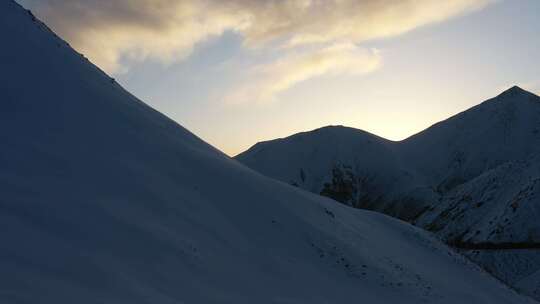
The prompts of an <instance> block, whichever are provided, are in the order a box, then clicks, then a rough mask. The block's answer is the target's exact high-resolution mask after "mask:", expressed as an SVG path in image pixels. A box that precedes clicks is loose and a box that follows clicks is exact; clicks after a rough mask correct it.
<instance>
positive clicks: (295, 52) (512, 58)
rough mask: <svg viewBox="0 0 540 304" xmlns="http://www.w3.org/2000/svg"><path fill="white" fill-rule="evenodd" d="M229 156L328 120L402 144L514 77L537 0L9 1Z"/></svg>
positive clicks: (535, 32)
mask: <svg viewBox="0 0 540 304" xmlns="http://www.w3.org/2000/svg"><path fill="white" fill-rule="evenodd" d="M18 2H19V3H20V4H22V5H23V6H25V7H26V8H29V9H31V10H32V11H33V12H34V13H35V14H36V15H37V16H38V17H39V18H40V19H42V20H43V21H45V23H47V24H48V25H49V26H50V27H51V28H52V29H53V30H54V31H55V32H57V33H58V34H59V35H61V36H62V37H63V38H64V39H66V40H67V41H68V42H69V43H70V44H71V45H72V46H73V47H74V48H75V49H76V50H78V51H79V52H81V53H83V54H84V55H85V56H87V57H88V58H90V60H91V61H92V62H93V63H95V64H96V65H98V66H99V67H100V68H102V69H103V70H105V71H106V72H107V73H109V74H111V75H112V76H113V77H115V79H116V80H117V81H118V82H119V83H121V84H122V85H123V86H124V87H125V88H126V89H127V90H129V91H130V92H132V93H133V94H134V95H136V96H137V97H139V98H140V99H142V100H143V101H144V102H146V103H147V104H149V105H151V106H152V107H154V108H156V109H157V110H159V111H161V112H162V113H164V114H165V115H167V116H168V117H170V118H172V119H173V120H175V121H177V122H178V123H179V124H181V125H182V126H184V127H186V128H187V129H189V130H190V131H192V132H193V133H195V134H196V135H198V136H200V137H201V138H202V139H204V140H206V141H207V142H209V143H210V144H212V145H214V146H216V147H217V148H219V149H221V150H222V151H224V152H225V153H227V154H229V155H231V156H233V155H235V154H237V153H240V152H242V151H244V150H246V149H247V148H249V147H250V146H252V145H253V144H255V143H256V142H259V141H264V140H271V139H275V138H279V137H285V136H289V135H292V134H294V133H297V132H301V131H308V130H312V129H316V128H319V127H322V126H326V125H346V126H350V127H355V128H359V129H363V130H366V131H368V132H371V133H374V134H376V135H379V136H382V137H385V138H388V139H391V140H401V139H404V138H406V137H408V136H410V135H413V134H414V133H416V132H419V131H421V130H423V129H425V128H427V127H429V126H430V125H432V124H434V123H436V122H438V121H440V120H443V119H446V118H448V117H449V116H451V115H454V114H456V113H459V112H461V111H463V110H466V109H467V108H469V107H471V106H474V105H476V104H478V103H480V102H482V101H483V100H485V99H488V98H490V97H493V96H495V95H497V94H499V93H500V92H501V91H503V90H505V89H507V88H509V87H511V86H513V85H519V86H521V87H523V88H524V89H527V90H530V91H532V92H535V93H537V94H539V93H540V73H538V71H540V60H539V58H538V57H539V54H540V1H538V0H448V1H440V0H264V1H263V0H227V1H223V0H115V1H110V0H18Z"/></svg>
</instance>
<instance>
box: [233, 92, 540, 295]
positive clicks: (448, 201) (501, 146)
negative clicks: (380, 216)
mask: <svg viewBox="0 0 540 304" xmlns="http://www.w3.org/2000/svg"><path fill="white" fill-rule="evenodd" d="M327 129H328V130H332V134H331V135H329V136H326V137H322V136H320V133H322V132H323V131H325V130H327ZM300 139H301V140H300ZM375 139H376V140H375ZM368 141H369V142H375V143H376V145H368V144H367V142H368ZM342 151H346V153H343V152H342ZM236 159H237V160H239V161H241V162H242V163H244V164H245V165H247V166H248V167H250V168H252V169H255V170H257V171H259V172H261V173H263V174H265V175H268V176H270V177H273V178H277V179H280V180H282V181H284V182H288V183H292V184H294V185H297V186H299V187H301V188H304V189H306V190H309V191H312V192H315V193H319V194H322V195H324V196H329V197H331V198H334V199H336V200H338V201H341V202H343V203H346V204H349V205H352V206H355V207H359V208H367V209H372V210H376V211H380V212H383V213H386V214H389V215H392V216H395V217H398V218H401V219H404V220H407V221H410V222H412V223H414V224H415V225H418V226H420V227H422V228H425V229H427V230H429V231H432V232H435V233H436V234H437V235H438V236H439V237H440V238H442V239H443V240H444V241H446V242H448V243H449V244H451V245H453V246H455V247H458V248H461V249H463V252H464V253H465V254H466V255H467V256H468V257H469V258H471V259H472V260H473V261H475V262H477V263H478V264H479V265H481V266H482V267H484V268H485V269H486V270H488V271H489V272H491V273H493V274H495V275H496V276H497V277H498V278H500V279H501V280H503V281H505V282H507V283H508V284H510V285H512V286H516V287H518V288H520V290H524V291H525V292H528V293H530V294H534V295H536V296H537V297H538V299H540V292H538V291H537V290H540V281H536V282H531V281H530V280H534V278H537V277H540V276H530V275H531V274H532V273H533V272H535V271H538V270H540V222H539V221H538V220H537V219H538V218H539V217H540V205H539V204H540V97H538V96H536V95H534V94H532V93H529V92H526V91H524V90H522V89H520V88H518V87H513V88H511V89H509V90H507V91H505V92H503V93H502V94H500V95H499V96H497V97H495V98H493V99H490V100H488V101H485V102H483V103H481V104H480V105H478V106H476V107H473V108H471V109H469V110H467V111H465V112H462V113H460V114H458V115H456V116H454V117H451V118H449V119H447V120H445V121H443V122H440V123H438V124H436V125H434V126H432V127H430V128H428V129H427V130H425V131H423V132H421V133H419V134H416V135H414V136H412V137H410V138H408V139H406V140H404V141H401V142H389V141H386V140H385V139H382V138H379V137H376V136H374V135H371V134H367V133H365V132H363V131H360V130H355V129H351V128H344V127H331V128H322V129H319V130H315V131H312V132H306V133H301V134H298V135H293V136H291V137H288V138H285V139H280V140H276V141H269V142H265V143H263V144H258V145H255V146H254V147H253V148H251V149H249V150H248V151H246V152H244V153H242V154H240V155H238V156H237V157H236ZM336 167H337V168H347V170H345V174H344V173H342V172H340V171H338V173H339V174H336V169H335V168H336ZM299 170H301V171H302V172H308V173H309V174H306V176H308V177H309V178H310V179H311V180H316V181H319V182H318V183H316V184H315V185H313V184H308V185H306V184H305V183H301V182H298V174H296V177H295V175H294V174H295V172H298V171H299ZM342 171H344V170H342ZM336 176H337V178H336ZM341 176H346V177H347V178H346V179H345V180H346V182H343V180H344V178H341ZM336 180H337V181H338V182H336ZM366 180H367V181H368V182H369V183H366V182H365V181H366ZM327 185H331V186H333V188H332V189H333V190H334V192H329V191H326V190H325V188H327ZM344 185H345V186H344ZM366 185H367V186H366ZM349 193H353V194H354V200H352V202H351V200H345V199H343V197H348V195H349ZM473 249H474V250H473ZM497 250H499V251H501V250H504V252H497ZM523 265H527V266H526V267H524V266H523ZM528 276H529V279H527V282H524V281H523V280H525V278H526V277H528ZM518 282H519V283H518ZM531 286H534V288H532V287H531ZM535 290H536V291H535Z"/></svg>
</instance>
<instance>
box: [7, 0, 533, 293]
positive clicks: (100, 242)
mask: <svg viewBox="0 0 540 304" xmlns="http://www.w3.org/2000/svg"><path fill="white" fill-rule="evenodd" d="M0 33H1V36H2V37H3V40H4V41H5V44H4V45H3V47H2V48H0V66H1V67H2V69H1V70H0V105H1V111H0V139H1V141H2V149H0V168H2V169H1V170H0V193H1V194H2V195H1V197H0V228H1V229H0V240H1V242H0V269H2V271H1V272H0V286H1V288H0V302H1V303H45V304H48V303H54V304H56V303H115V304H116V303H152V304H155V303H158V304H160V303H351V302H357V301H360V302H363V303H397V302H399V303H420V302H427V303H528V302H530V300H528V299H526V298H523V297H521V296H518V295H517V294H515V293H514V292H513V291H511V290H509V289H507V288H506V287H504V286H503V285H502V284H500V283H499V282H498V281H496V280H495V279H493V278H492V277H490V276H489V275H487V274H486V273H484V272H482V271H480V270H478V269H477V268H475V266H472V264H470V263H468V262H467V261H465V260H463V259H462V258H461V257H460V256H459V255H456V254H454V253H453V252H452V251H449V249H448V248H447V247H446V246H444V245H442V244H441V243H439V242H438V241H436V240H434V239H433V238H431V237H430V236H429V235H427V234H426V233H425V232H422V231H420V230H419V229H417V228H414V227H412V226H409V225H407V224H404V223H402V222H399V221H397V220H394V219H391V218H388V217H386V216H384V215H380V214H376V213H371V212H368V211H360V210H353V209H350V208H348V207H346V206H342V205H338V204H335V203H333V202H332V201H330V200H327V199H324V198H321V197H318V196H315V195H312V194H309V193H307V192H304V191H301V190H299V189H296V188H294V187H290V186H287V185H283V184H282V183H280V182H277V181H273V180H270V179H268V178H266V177H263V176H261V175H259V174H257V173H255V172H253V171H251V170H249V169H247V168H245V167H244V166H242V165H240V164H239V163H238V162H236V161H234V160H232V159H230V158H228V157H226V156H225V155H224V154H222V153H221V152H219V151H217V150H216V149H214V148H212V147H210V146H209V145H207V144H206V143H204V142H202V141H201V140H199V139H198V138H197V137H196V136H194V135H193V134H191V133H190V132H189V131H187V130H185V129H183V128H182V127H180V126H178V125H177V124H175V123H174V122H172V121H171V120H169V119H167V118H166V117H164V116H163V115H161V114H159V113H157V112H156V111H154V110H152V109H150V108H149V107H148V106H146V105H145V104H143V103H142V102H140V101H139V100H137V99H136V98H135V97H133V96H131V95H130V94H129V93H127V92H126V91H124V90H123V89H122V88H121V87H119V86H118V85H117V84H116V83H115V82H114V80H112V79H111V78H109V77H107V76H106V75H105V74H103V73H102V72H101V71H100V70H98V69H97V68H96V67H95V66H93V65H92V64H90V63H89V62H87V61H86V60H85V59H84V58H83V57H82V56H80V55H79V54H76V53H75V52H73V51H72V50H71V49H70V48H69V47H68V46H67V45H66V44H65V43H64V42H63V41H62V40H60V39H58V38H56V37H54V35H53V34H52V33H51V32H50V31H49V30H48V29H47V28H46V27H45V26H44V25H43V24H41V23H39V21H37V20H35V18H34V17H33V16H32V15H30V14H29V13H28V12H26V11H24V10H23V9H21V8H20V7H19V6H18V5H17V4H15V3H14V2H12V1H1V2H0Z"/></svg>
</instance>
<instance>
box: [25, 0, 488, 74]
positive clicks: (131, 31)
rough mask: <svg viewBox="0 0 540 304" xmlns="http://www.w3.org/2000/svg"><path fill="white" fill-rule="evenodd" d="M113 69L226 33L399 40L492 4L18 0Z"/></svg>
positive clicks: (176, 54)
mask: <svg viewBox="0 0 540 304" xmlns="http://www.w3.org/2000/svg"><path fill="white" fill-rule="evenodd" d="M20 1H21V2H22V3H23V4H24V5H26V6H29V7H31V8H32V9H34V10H36V11H37V13H38V14H39V15H40V16H41V17H42V18H44V19H45V20H46V21H47V23H49V24H50V25H52V27H53V28H54V29H55V30H57V31H58V32H59V33H60V34H61V35H62V36H64V37H66V38H67V39H68V40H69V41H70V42H71V43H72V44H73V45H74V46H75V47H76V48H77V49H79V50H80V51H81V52H83V53H85V54H86V55H87V56H89V57H90V58H91V59H92V60H93V61H94V62H96V63H97V64H98V65H100V66H101V67H103V68H104V69H106V70H107V71H109V72H116V71H118V70H120V69H121V68H122V66H121V65H120V59H121V58H122V57H123V56H127V57H129V58H131V59H134V60H144V59H146V58H155V59H159V60H162V61H164V62H173V61H176V60H181V59H183V58H185V57H186V56H187V55H189V54H190V53H191V51H192V49H193V46H194V45H195V44H197V43H199V42H202V41H204V40H206V39H209V38H210V37H213V36H217V35H221V34H222V33H224V32H225V31H235V32H237V33H239V34H240V35H242V36H243V37H244V41H245V45H246V46H250V47H257V46H261V45H265V44H267V43H269V42H273V43H277V44H278V45H282V46H283V45H289V46H296V45H303V44H313V43H321V44H325V45H327V44H328V43H332V42H335V41H352V42H355V43H359V42H362V41H365V40H369V39H374V38H381V37H388V36H393V35H398V34H401V33H404V32H407V31H409V30H412V29H414V28H417V27H419V26H422V25H425V24H429V23H433V22H439V21H443V20H445V19H448V18H450V17H453V16H456V15H459V14H463V13H466V12H469V11H472V10H475V9H479V8H481V7H483V6H485V5H486V4H488V3H490V2H492V0H451V1H439V0H386V1H381V0H288V1H287V0H228V1H221V0H115V1H110V0H20Z"/></svg>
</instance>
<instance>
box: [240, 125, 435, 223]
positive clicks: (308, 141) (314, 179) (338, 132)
mask: <svg viewBox="0 0 540 304" xmlns="http://www.w3.org/2000/svg"><path fill="white" fill-rule="evenodd" d="M397 148H398V147H397V144H396V143H395V142H391V141H388V140H386V139H383V138H380V137H377V136H375V135H373V134H370V133H367V132H364V131H360V130H357V129H353V128H347V127H342V126H329V127H324V128H321V129H317V130H314V131H311V132H304V133H299V134H296V135H293V136H290V137H287V138H284V139H277V140H272V141H267V142H262V143H258V144H256V145H255V146H253V147H252V148H251V149H249V150H248V151H246V152H244V153H242V154H240V155H238V156H236V157H235V158H236V159H237V160H238V161H240V162H242V163H243V164H245V165H247V166H248V167H250V168H252V169H255V170H256V171H258V172H261V173H263V174H265V175H267V176H271V177H273V178H276V179H278V180H281V181H284V182H287V183H289V184H291V185H294V186H297V187H300V188H302V189H305V190H308V191H311V192H315V193H319V194H322V195H324V196H328V197H331V198H333V199H335V200H337V201H340V202H342V203H344V204H347V205H350V206H353V207H357V208H364V209H384V210H388V211H392V213H394V214H397V215H402V216H403V217H408V216H414V215H415V214H417V213H418V211H419V210H421V208H411V205H412V204H406V203H405V205H407V207H406V208H401V209H399V210H398V209H396V207H397V206H399V204H396V201H395V200H396V199H402V200H403V201H405V199H403V198H404V197H406V195H407V194H408V193H407V192H413V190H416V191H417V192H418V193H420V194H421V193H422V191H420V190H419V189H417V188H420V189H422V188H423V187H422V186H421V184H420V181H419V180H418V178H417V177H416V175H415V174H413V172H412V171H410V170H408V169H407V168H406V166H403V165H402V162H401V160H400V156H399V154H397V153H396V151H395V150H396V149H397ZM427 192H428V194H431V192H432V191H427ZM399 207H401V206H399Z"/></svg>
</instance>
